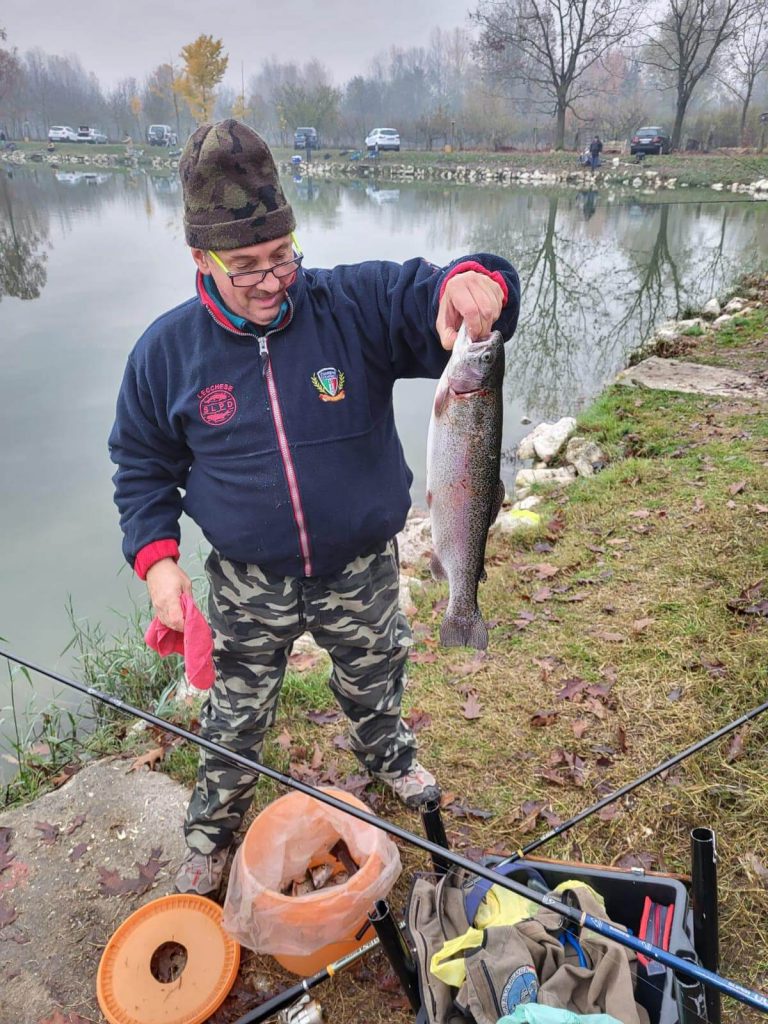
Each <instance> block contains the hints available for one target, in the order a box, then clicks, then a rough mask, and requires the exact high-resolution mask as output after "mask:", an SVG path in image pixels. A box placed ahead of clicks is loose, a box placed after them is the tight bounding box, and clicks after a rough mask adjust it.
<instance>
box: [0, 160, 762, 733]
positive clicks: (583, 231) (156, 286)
mask: <svg viewBox="0 0 768 1024" xmlns="http://www.w3.org/2000/svg"><path fill="white" fill-rule="evenodd" d="M285 187H286V191H287V193H288V196H289V198H290V201H291V203H292V204H293V206H294V209H295V211H296V217H297V221H298V225H299V227H298V237H299V241H300V243H301V245H302V248H303V250H304V252H305V254H306V262H307V264H308V265H309V266H330V265H334V264H336V263H345V262H355V261H358V260H364V259H373V258H380V259H391V260H398V261H400V260H403V259H406V258H408V257H411V256H414V255H421V256H424V257H426V258H427V259H429V260H431V261H432V262H434V263H438V264H441V263H445V262H448V261H449V260H451V259H453V258H455V257H456V256H459V255H461V254H463V253H471V252H476V251H480V250H486V251H490V252H497V253H499V254H501V255H503V256H505V257H507V258H508V259H510V260H511V261H512V262H513V263H514V264H515V265H516V266H517V268H518V270H519V271H520V276H521V279H522V283H523V289H524V290H523V306H522V313H521V319H520V327H519V329H518V332H517V334H516V335H515V337H514V339H513V340H512V342H511V343H510V344H509V345H508V346H507V374H506V380H505V398H506V405H505V427H504V447H505V449H509V448H511V447H512V446H513V445H514V444H515V443H516V442H517V441H518V440H519V439H520V437H521V436H522V435H523V434H524V433H525V432H526V431H527V430H529V429H530V427H524V426H522V425H521V419H522V418H523V417H529V418H530V419H531V420H532V421H533V422H534V423H536V422H538V421H539V420H541V419H551V418H556V417H559V416H562V415H566V414H571V413H575V412H577V411H578V410H579V409H580V408H581V407H582V406H583V405H584V404H585V403H586V402H588V401H589V399H591V398H592V397H593V396H594V395H595V394H596V393H597V392H598V391H599V390H600V389H601V388H602V387H603V385H604V384H605V383H606V381H608V380H610V379H611V378H612V376H613V375H614V373H615V372H616V371H617V370H618V369H620V368H621V367H622V366H623V365H624V364H625V361H626V357H627V354H628V353H629V352H630V351H631V350H632V349H634V348H635V347H637V345H639V344H640V343H641V342H642V341H643V340H644V339H645V338H646V337H647V336H648V334H649V332H650V331H651V329H652V327H653V325H654V323H658V322H659V321H660V320H662V319H664V318H665V317H667V316H675V315H677V314H678V313H680V312H682V310H683V309H684V308H685V307H686V306H688V305H692V306H697V305H699V304H701V303H702V302H704V301H706V300H707V299H708V298H709V297H710V296H711V295H713V294H717V293H722V291H723V290H725V289H727V288H728V287H729V286H730V285H731V284H732V282H734V281H735V279H736V277H737V276H738V274H739V273H740V272H741V271H743V270H744V269H746V268H748V267H749V266H750V265H752V264H753V263H756V262H758V261H761V260H764V259H765V257H766V255H768V230H767V227H768V224H767V222H768V204H762V205H761V204H758V203H755V202H749V201H735V200H732V201H729V200H728V199H725V200H724V199H722V197H720V196H717V195H716V194H715V193H714V192H707V193H706V194H704V193H701V194H696V195H695V194H693V193H691V192H679V193H677V194H675V195H670V194H669V193H668V194H666V195H665V196H664V197H663V201H660V200H657V199H656V198H655V197H653V196H640V195H638V196H632V197H625V198H621V197H619V196H612V195H611V194H610V193H607V192H600V193H598V192H578V191H569V192H567V193H560V194H548V193H545V192H543V191H538V190H534V189H532V188H529V189H527V190H522V189H520V190H512V189H501V188H494V189H491V188H476V187H471V186H465V187H455V186H450V187H447V186H440V185H410V186H402V187H400V188H390V187H385V186H384V185H382V187H381V188H376V187H375V186H374V185H371V184H370V183H368V184H366V183H364V182H350V183H330V182H320V183H317V184H314V185H313V184H312V183H311V182H309V181H308V180H307V179H304V180H303V181H294V180H291V179H287V180H286V182H285ZM670 200H673V201H670ZM192 288H193V266H192V262H191V259H190V257H189V255H188V253H187V252H186V251H185V246H184V239H183V233H182V227H181V195H180V191H179V188H178V183H177V181H176V180H175V179H174V178H168V177H161V176H157V177H153V176H150V175H148V174H145V173H143V172H136V173H132V174H124V173H117V172H113V173H106V172H104V173H94V174H84V173H83V172H82V170H81V171H79V172H75V173H69V174H63V173H58V174H56V173H54V172H53V171H52V170H50V169H49V168H47V167H46V168H42V167H41V168H32V169H27V168H21V169H16V168H14V169H13V170H12V171H11V170H9V169H8V168H2V167H1V166H0V353H1V354H2V371H1V372H2V392H1V393H2V401H1V402H0V488H1V489H2V490H1V494H0V543H1V544H2V554H1V555H0V637H2V638H3V640H4V641H5V642H6V644H7V646H8V647H10V648H11V649H13V650H15V651H17V652H19V653H22V654H24V655H26V656H27V657H29V658H31V659H32V660H34V661H36V662H38V663H43V664H46V665H48V666H49V667H51V668H54V669H58V670H60V671H63V672H65V673H66V672H72V671H74V668H73V664H72V656H71V654H62V651H63V650H64V648H65V647H66V645H67V643H68V642H69V640H70V638H71V628H70V624H69V619H68V615H67V610H66V608H67V603H68V601H70V600H71V602H72V606H73V608H74V612H75V615H76V616H77V617H78V618H80V619H87V620H89V621H90V622H101V623H102V624H103V625H104V626H105V628H106V629H107V630H110V629H113V628H114V627H115V625H116V624H119V620H120V616H121V615H124V614H126V613H128V612H129V611H130V609H131V607H132V605H133V603H134V602H137V601H138V602H141V601H142V600H143V598H144V594H145V590H144V586H143V584H141V583H140V582H138V581H136V580H133V579H132V578H131V574H130V572H128V570H127V567H126V566H124V565H123V563H122V558H121V554H120V532H119V529H118V523H117V514H116V510H115V508H114V506H113V503H112V486H111V482H110V478H111V475H112V472H113V467H112V464H111V463H110V461H109V458H108V455H107V447H106V438H107V435H108V433H109V429H110V426H111V423H112V418H113V412H114V403H115V397H116V394H117V389H118V386H119V382H120V379H121V376H122V372H123V367H124V364H125V359H126V356H127V354H128V351H129V349H130V348H131V347H132V345H133V344H134V342H135V340H136V339H137V338H138V336H139V335H140V333H141V332H142V331H143V329H144V328H145V327H146V325H147V324H148V323H149V322H150V321H151V320H152V319H154V318H155V317H156V316H158V315H159V314H160V313H162V312H163V311H165V310H166V309H169V308H170V307H172V306H174V305H176V304H177V303H179V302H181V301H183V300H185V299H186V298H188V297H189V296H190V295H191V294H192ZM433 393H434V383H433V382H431V381H408V382H402V383H401V384H399V385H398V388H397V391H396V410H397V418H398V423H399V429H400V434H401V437H402V439H403V443H404V447H405V451H406V455H407V457H408V461H409V463H410V465H411V467H412V469H413V471H414V475H415V480H414V487H413V499H414V503H415V504H417V505H419V504H421V505H423V503H424V476H425V468H424V462H425V446H426V433H427V423H428V420H429V411H430V405H431V399H432V395H433ZM513 472H514V470H513V467H512V465H511V464H507V466H506V468H505V474H506V476H507V482H508V483H509V482H511V477H512V475H513ZM182 549H183V553H184V564H185V566H186V567H187V569H188V570H190V569H191V570H192V571H199V561H198V553H199V550H200V535H199V533H198V532H197V531H196V529H195V528H194V527H193V526H192V524H190V523H186V524H184V533H183V541H182ZM34 682H35V691H36V697H35V700H36V703H37V706H42V705H44V704H45V702H46V700H47V699H48V698H49V697H50V696H51V694H52V693H54V694H57V693H59V692H60V691H59V690H58V689H56V690H52V688H51V686H50V685H49V684H48V683H47V681H45V680H43V679H35V681H34ZM8 694H9V677H8V674H7V671H6V666H5V664H3V665H0V707H3V706H4V705H6V704H7V703H8ZM29 696H30V694H29V690H28V688H27V687H22V689H21V690H20V700H21V702H22V703H26V702H27V700H28V698H29ZM75 696H76V695H75ZM62 699H63V700H66V701H67V702H70V703H71V702H72V701H73V700H74V696H71V695H70V694H69V692H67V691H65V692H64V695H63V696H62ZM0 717H2V715H0ZM7 730H8V716H7V714H6V715H5V724H0V735H1V734H2V733H4V732H5V733H6V735H7Z"/></svg>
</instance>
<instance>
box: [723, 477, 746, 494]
mask: <svg viewBox="0 0 768 1024" xmlns="http://www.w3.org/2000/svg"><path fill="white" fill-rule="evenodd" d="M746 486H747V481H746V480H738V481H737V482H736V483H735V484H731V485H730V486H729V487H728V493H729V494H741V492H742V491H743V490H744V488H745V487H746Z"/></svg>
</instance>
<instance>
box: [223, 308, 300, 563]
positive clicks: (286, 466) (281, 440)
mask: <svg viewBox="0 0 768 1024" xmlns="http://www.w3.org/2000/svg"><path fill="white" fill-rule="evenodd" d="M286 298H287V301H288V310H289V313H290V316H289V318H288V320H287V323H290V322H291V320H293V303H292V302H291V299H290V297H289V296H287V297H286ZM204 305H205V304H204ZM205 308H206V309H207V310H208V314H209V315H210V317H211V319H212V320H213V321H214V323H216V324H218V325H219V327H223V328H224V330H226V331H230V332H231V333H232V334H238V335H240V336H243V337H248V338H251V337H253V335H252V334H249V333H248V332H247V331H238V330H237V329H236V328H234V327H231V326H229V325H227V324H223V323H221V321H219V320H218V319H217V317H216V316H215V315H214V313H213V310H212V309H211V308H210V307H209V306H207V305H205ZM284 326H285V324H281V325H280V326H279V327H277V328H275V330H274V331H267V333H266V334H264V335H260V336H259V337H258V339H257V340H258V342H259V358H260V360H261V373H262V376H263V377H264V379H265V381H266V383H267V394H268V396H269V408H270V411H271V413H272V423H273V425H274V428H275V433H276V435H277V446H278V448H279V449H280V457H281V458H282V460H283V471H284V473H285V479H286V481H287V483H288V494H289V496H290V499H291V508H292V509H293V518H294V522H295V523H296V529H297V531H298V534H299V550H300V552H301V558H302V561H303V562H304V575H305V576H311V575H312V557H311V553H310V548H309V531H308V530H307V521H306V517H305V515H304V507H303V505H302V504H301V494H300V492H299V481H298V478H297V476H296V468H295V466H294V464H293V459H292V458H291V450H290V446H289V444H288V437H287V435H286V433H285V425H284V424H283V413H282V410H281V408H280V399H279V397H278V394H277V385H276V384H275V376H274V374H273V373H272V362H271V360H270V358H269V345H268V344H267V338H268V337H269V336H270V334H276V333H277V331H281V330H282V329H283V327H284Z"/></svg>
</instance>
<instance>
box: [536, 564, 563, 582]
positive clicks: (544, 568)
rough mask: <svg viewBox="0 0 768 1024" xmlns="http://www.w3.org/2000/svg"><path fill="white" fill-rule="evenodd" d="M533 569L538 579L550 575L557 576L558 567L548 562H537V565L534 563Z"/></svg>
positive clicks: (546, 577)
mask: <svg viewBox="0 0 768 1024" xmlns="http://www.w3.org/2000/svg"><path fill="white" fill-rule="evenodd" d="M533 569H534V571H535V573H536V575H537V576H538V577H539V579H540V580H548V579H551V577H552V576H557V574H558V573H559V572H560V569H559V567H558V566H556V565H551V564H550V563H549V562H539V563H538V565H534V566H533Z"/></svg>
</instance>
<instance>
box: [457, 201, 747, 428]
mask: <svg viewBox="0 0 768 1024" xmlns="http://www.w3.org/2000/svg"><path fill="white" fill-rule="evenodd" d="M706 206H707V204H706V203H702V204H701V206H699V207H698V208H697V209H694V210H691V209H688V207H687V204H686V205H685V206H679V205H670V204H660V203H658V202H655V203H647V204H640V203H631V204H621V205H620V204H615V205H614V204H612V203H611V202H610V201H606V199H605V198H602V199H601V200H600V201H598V202H597V203H595V204H594V208H591V209H590V210H589V216H588V217H587V216H586V215H585V213H584V197H583V196H579V195H578V194H571V195H568V196H549V197H546V196H542V195H540V194H539V195H535V196H533V197H531V201H529V202H528V203H525V202H520V201H519V200H518V199H517V198H515V197H510V200H509V204H508V209H507V211H506V214H505V215H504V216H495V217H494V218H493V219H492V220H490V221H489V220H484V221H483V223H482V224H481V225H479V226H477V227H475V228H474V229H473V231H472V232H471V233H470V236H469V239H468V243H467V246H466V247H467V248H468V249H470V250H471V249H485V250H490V251H493V252H498V253H500V254H502V255H505V256H507V257H508V258H509V259H510V260H511V261H512V262H513V263H514V264H515V265H516V267H517V268H518V270H519V272H520V278H521V287H522V302H521V315H520V325H519V327H518V332H517V335H516V336H515V339H514V342H513V344H512V345H511V346H510V347H509V354H508V372H507V384H506V386H507V389H508V394H509V398H510V399H512V400H517V401H521V402H522V404H523V406H524V407H525V408H526V409H527V410H528V411H529V413H531V414H533V415H535V416H541V417H547V416H552V415H556V414H561V413H562V411H563V410H573V409H577V408H579V407H580V406H581V405H582V404H583V403H584V402H585V401H586V400H587V399H588V398H589V397H591V396H592V395H593V394H594V393H595V391H596V390H597V389H598V388H599V387H600V386H601V385H602V384H603V383H604V382H605V381H606V380H608V379H610V378H611V377H612V376H613V374H614V373H615V372H616V371H617V370H618V369H619V368H620V367H621V366H622V365H623V364H624V362H625V361H626V358H627V355H628V353H629V352H630V351H631V350H632V349H634V348H636V347H637V346H638V345H640V344H641V343H642V342H643V341H644V340H645V339H646V338H647V337H648V336H649V334H650V333H651V331H652V330H653V328H654V325H656V324H658V322H659V321H660V320H662V319H664V318H665V317H668V316H678V315H680V314H681V313H682V312H683V310H684V309H685V308H686V306H690V305H693V306H698V305H700V304H701V303H702V302H704V301H706V299H707V298H709V297H710V296H711V295H713V294H717V292H718V291H720V290H721V289H722V288H723V286H724V283H725V282H727V281H730V280H733V279H734V278H735V277H736V275H737V273H738V272H739V270H740V269H742V267H743V253H744V251H745V248H747V249H748V248H749V246H750V242H751V244H752V245H753V246H754V247H759V246H758V240H759V234H758V233H759V231H760V226H761V224H762V218H761V217H760V216H759V214H758V215H754V211H753V215H752V216H749V217H745V216H744V212H743V208H740V207H736V206H735V205H728V204H725V205H722V204H718V207H717V208H715V207H714V206H713V207H712V210H711V211H710V210H709V209H707V208H706ZM577 211H578V212H579V214H580V215H578V216H577V215H576V213H577Z"/></svg>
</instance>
